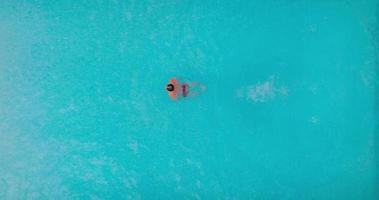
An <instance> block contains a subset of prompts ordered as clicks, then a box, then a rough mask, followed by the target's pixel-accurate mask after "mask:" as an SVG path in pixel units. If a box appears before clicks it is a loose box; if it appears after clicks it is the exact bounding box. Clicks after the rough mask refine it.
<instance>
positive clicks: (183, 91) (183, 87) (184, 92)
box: [182, 84, 188, 97]
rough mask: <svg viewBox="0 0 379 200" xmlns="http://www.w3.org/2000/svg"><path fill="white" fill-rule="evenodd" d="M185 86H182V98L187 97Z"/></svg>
mask: <svg viewBox="0 0 379 200" xmlns="http://www.w3.org/2000/svg"><path fill="white" fill-rule="evenodd" d="M187 92H188V91H187V85H186V84H182V95H183V97H185V96H187V94H188V93H187Z"/></svg>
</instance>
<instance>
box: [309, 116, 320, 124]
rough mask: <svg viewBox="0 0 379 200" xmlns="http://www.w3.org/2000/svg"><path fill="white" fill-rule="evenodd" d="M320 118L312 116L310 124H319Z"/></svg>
mask: <svg viewBox="0 0 379 200" xmlns="http://www.w3.org/2000/svg"><path fill="white" fill-rule="evenodd" d="M319 121H320V120H319V118H318V117H317V116H312V117H311V118H310V119H309V122H310V123H312V124H318V123H319Z"/></svg>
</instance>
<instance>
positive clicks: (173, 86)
mask: <svg viewBox="0 0 379 200" xmlns="http://www.w3.org/2000/svg"><path fill="white" fill-rule="evenodd" d="M199 90H200V91H199ZM204 90H205V86H204V85H202V84H200V83H197V82H188V81H187V82H184V81H183V82H181V83H179V81H178V80H177V79H176V78H175V77H174V78H171V79H170V80H169V82H168V84H167V85H166V91H167V92H168V95H169V96H170V98H171V99H172V100H177V99H179V98H183V97H187V96H197V95H199V94H200V92H201V91H204Z"/></svg>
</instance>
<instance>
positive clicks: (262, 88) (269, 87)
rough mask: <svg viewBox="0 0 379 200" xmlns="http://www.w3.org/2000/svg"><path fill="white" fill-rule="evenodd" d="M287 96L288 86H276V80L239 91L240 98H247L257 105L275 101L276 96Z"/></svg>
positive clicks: (272, 79)
mask: <svg viewBox="0 0 379 200" xmlns="http://www.w3.org/2000/svg"><path fill="white" fill-rule="evenodd" d="M278 95H280V96H287V95H288V88H287V87H286V86H276V84H275V82H274V78H270V79H269V80H267V81H265V82H263V83H261V82H259V83H257V84H255V85H249V86H245V87H241V88H239V89H238V90H237V93H236V96H237V97H238V98H245V99H246V100H250V101H253V102H256V103H263V102H267V101H269V100H273V99H274V98H275V97H276V96H278Z"/></svg>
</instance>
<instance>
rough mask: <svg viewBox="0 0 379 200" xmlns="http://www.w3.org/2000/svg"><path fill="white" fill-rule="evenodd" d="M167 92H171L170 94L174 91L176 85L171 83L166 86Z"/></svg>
mask: <svg viewBox="0 0 379 200" xmlns="http://www.w3.org/2000/svg"><path fill="white" fill-rule="evenodd" d="M166 90H167V91H169V92H172V91H174V85H173V84H171V83H169V84H167V86H166Z"/></svg>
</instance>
